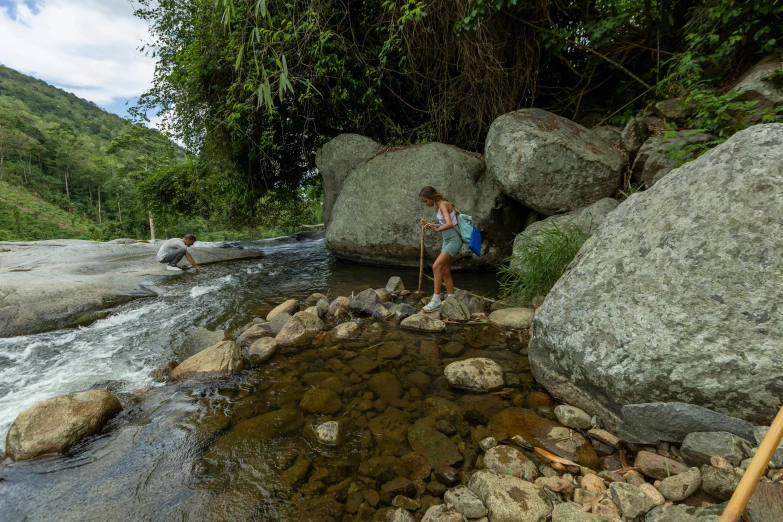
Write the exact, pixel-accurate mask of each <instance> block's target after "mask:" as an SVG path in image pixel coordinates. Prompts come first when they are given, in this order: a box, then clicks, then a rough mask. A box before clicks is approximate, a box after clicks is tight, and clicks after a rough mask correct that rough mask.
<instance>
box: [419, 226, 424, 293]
mask: <svg viewBox="0 0 783 522" xmlns="http://www.w3.org/2000/svg"><path fill="white" fill-rule="evenodd" d="M419 252H420V253H419V290H418V293H419V295H421V281H422V278H423V276H424V223H422V224H421V246H420V248H419Z"/></svg>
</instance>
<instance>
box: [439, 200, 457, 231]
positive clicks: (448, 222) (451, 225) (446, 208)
mask: <svg viewBox="0 0 783 522" xmlns="http://www.w3.org/2000/svg"><path fill="white" fill-rule="evenodd" d="M438 208H440V213H441V214H443V219H445V220H446V224H445V225H441V226H440V227H438V229H437V230H438V232H443V231H444V230H448V229H450V228H454V223H453V222H452V221H451V213H450V212H449V204H448V203H447V202H446V201H441V202H440V203H439V204H438Z"/></svg>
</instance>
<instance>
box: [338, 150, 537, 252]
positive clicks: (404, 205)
mask: <svg viewBox="0 0 783 522" xmlns="http://www.w3.org/2000/svg"><path fill="white" fill-rule="evenodd" d="M427 185H431V186H433V187H435V188H436V189H438V190H440V191H442V193H443V194H444V195H445V196H446V197H447V198H448V199H449V200H450V201H451V202H452V203H454V204H455V205H456V206H457V208H459V209H460V210H461V211H463V212H465V213H466V214H469V215H471V216H472V217H473V220H474V222H475V224H476V226H477V227H478V228H479V229H480V230H481V233H482V235H483V239H484V244H483V248H482V256H481V259H478V258H476V257H475V256H474V255H473V254H471V253H470V252H469V251H468V250H467V249H466V248H463V249H462V252H461V253H460V254H458V255H457V258H456V260H455V263H456V265H463V264H479V263H483V264H499V263H501V262H502V261H503V260H505V258H506V257H507V256H508V254H509V253H510V245H511V241H512V239H513V235H514V233H516V232H518V231H519V230H520V229H521V228H522V223H523V222H524V216H525V210H524V208H523V207H522V206H521V205H519V204H518V203H515V202H513V201H512V200H511V199H510V198H507V197H505V196H503V194H501V193H500V190H498V189H497V188H496V187H495V185H494V183H493V181H492V179H490V177H489V176H488V175H487V174H486V171H485V167H484V162H483V161H482V160H481V159H479V158H477V157H475V156H473V155H471V154H469V153H467V152H465V151H463V150H460V149H457V148H456V147H451V146H448V145H443V144H441V143H428V144H426V145H418V146H411V147H405V148H401V149H395V150H391V151H388V152H384V153H381V154H378V155H376V156H374V157H373V158H371V159H370V160H368V161H366V162H364V163H362V164H361V165H359V166H358V167H356V168H355V169H354V170H353V171H352V172H351V174H350V175H349V176H348V177H347V178H346V179H345V182H344V184H343V188H342V190H341V191H340V195H339V197H338V198H337V201H336V202H335V205H334V208H333V210H332V220H331V222H330V223H329V227H328V228H327V230H326V244H327V246H328V247H329V249H330V250H331V251H332V252H333V253H334V254H335V255H336V256H337V257H340V258H343V259H348V260H351V261H360V262H366V263H373V264H382V265H396V266H411V267H418V266H419V247H420V241H421V226H420V224H419V223H420V221H421V218H426V219H427V220H428V221H435V212H436V211H435V210H433V209H431V208H428V207H426V206H424V205H423V204H422V203H421V201H419V191H420V190H421V189H422V188H423V187H425V186H427ZM425 238H426V239H425V250H426V252H425V255H426V256H427V258H428V259H435V257H437V255H438V254H439V253H440V247H441V236H440V234H437V233H429V232H428V233H427V234H426V236H425Z"/></svg>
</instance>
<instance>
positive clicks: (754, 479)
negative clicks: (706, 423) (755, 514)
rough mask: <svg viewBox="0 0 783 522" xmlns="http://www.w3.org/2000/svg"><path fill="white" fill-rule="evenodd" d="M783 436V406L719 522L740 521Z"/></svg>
mask: <svg viewBox="0 0 783 522" xmlns="http://www.w3.org/2000/svg"><path fill="white" fill-rule="evenodd" d="M781 438H783V407H782V408H780V411H778V415H777V416H776V417H775V420H774V421H772V426H771V427H770V428H769V431H768V432H767V435H766V436H765V437H764V440H763V441H761V445H760V446H759V449H758V451H757V452H756V455H755V456H754V457H753V460H752V461H750V466H748V469H747V470H746V471H745V474H744V475H743V476H742V480H740V483H739V485H738V486H737V489H736V490H734V494H733V495H732V496H731V500H729V504H728V505H727V506H726V509H725V511H723V515H722V516H721V517H720V521H719V522H738V521H739V519H740V517H741V516H742V514H743V513H744V512H745V506H747V505H748V501H749V500H750V497H751V496H753V491H755V489H756V485H758V483H759V479H761V475H763V474H764V470H766V469H767V464H769V461H770V459H771V458H772V454H773V453H775V450H776V449H777V447H778V444H780V439H781Z"/></svg>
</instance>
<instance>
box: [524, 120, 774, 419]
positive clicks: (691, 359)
mask: <svg viewBox="0 0 783 522" xmlns="http://www.w3.org/2000/svg"><path fill="white" fill-rule="evenodd" d="M781 165H783V124H774V123H771V124H766V125H756V126H753V127H750V128H748V129H746V130H743V131H740V132H738V133H737V134H735V135H734V136H732V137H731V138H730V139H729V140H728V141H726V142H725V143H723V144H721V145H719V146H718V147H716V148H714V149H712V150H711V151H709V152H707V153H706V154H704V155H702V156H700V157H699V158H697V159H696V160H694V161H692V162H690V163H687V164H685V165H683V166H682V167H680V168H678V169H676V170H674V171H673V172H671V173H670V174H669V175H667V176H666V177H665V178H664V179H663V180H661V181H660V182H658V183H657V184H656V185H655V187H654V188H653V189H652V190H648V191H644V192H641V193H637V194H634V195H633V196H631V197H630V198H628V199H627V200H626V201H625V202H623V204H622V205H620V206H619V207H618V208H617V210H615V211H613V212H612V213H611V214H609V216H607V219H606V221H605V222H604V224H603V226H602V227H601V229H600V230H598V231H597V233H596V234H595V235H593V236H592V237H591V238H590V239H588V240H587V242H586V243H585V244H584V246H583V247H582V249H581V250H580V253H579V254H578V255H577V257H576V258H575V259H574V261H573V262H572V263H571V265H570V266H569V268H568V270H567V271H566V272H565V274H564V275H563V277H561V278H560V280H559V281H558V282H557V284H555V286H554V288H553V289H552V291H551V292H550V293H549V294H548V295H547V298H546V301H545V302H544V304H543V305H542V306H541V308H539V309H538V311H537V312H536V316H535V320H534V325H533V334H532V338H531V340H530V344H529V357H530V363H531V368H532V371H533V375H534V376H535V377H536V380H537V381H538V382H540V383H543V384H544V385H545V386H546V387H547V388H548V389H549V390H550V391H551V392H552V393H553V395H555V396H557V397H558V398H559V399H561V400H563V401H564V402H567V403H569V404H573V405H575V406H577V407H580V408H582V409H583V410H585V411H586V412H588V413H590V414H595V415H598V416H599V417H600V418H601V420H602V421H603V422H604V424H605V425H606V427H607V428H608V429H609V430H610V431H615V428H616V427H617V425H618V424H619V423H620V415H621V409H622V407H623V406H624V405H626V404H637V403H644V402H653V401H660V402H668V401H679V402H687V403H692V404H696V405H699V406H703V407H706V408H710V409H713V410H716V411H719V412H721V413H725V414H728V415H732V416H734V417H739V418H742V419H744V420H746V421H749V422H753V423H757V424H768V423H769V420H770V419H771V418H772V417H774V415H775V413H777V410H778V408H779V406H780V397H781V396H783V366H781V365H780V364H778V359H779V353H778V352H779V349H778V348H779V346H780V343H781V341H783V337H781V335H782V334H781V332H783V308H781V307H780V305H779V303H780V296H781V295H783V282H781V279H780V278H779V277H778V275H779V274H780V273H781V272H782V271H783V255H778V254H781V245H780V242H779V241H778V240H777V238H778V237H780V236H783V207H782V206H781V205H780V204H779V201H778V197H779V191H778V190H777V189H776V187H780V186H783V167H781ZM618 317H622V318H623V320H622V321H618V320H617V318H618ZM737 346H741V347H742V350H741V351H742V353H738V352H737V348H736V347H737ZM726 375H731V376H732V378H731V379H726V378H725V376H726ZM737 390H742V393H737Z"/></svg>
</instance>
